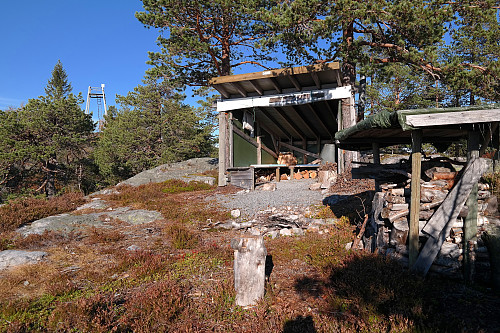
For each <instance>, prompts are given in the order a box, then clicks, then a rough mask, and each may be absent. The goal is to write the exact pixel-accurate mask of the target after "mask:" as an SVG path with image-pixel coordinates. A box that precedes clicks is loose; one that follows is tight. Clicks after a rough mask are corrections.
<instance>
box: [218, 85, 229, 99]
mask: <svg viewBox="0 0 500 333" xmlns="http://www.w3.org/2000/svg"><path fill="white" fill-rule="evenodd" d="M214 88H215V90H217V91H218V92H219V93H220V94H221V95H222V96H223V97H224V98H229V97H230V96H231V95H230V94H229V93H228V92H227V90H226V89H224V86H223V85H222V84H216V85H214Z"/></svg>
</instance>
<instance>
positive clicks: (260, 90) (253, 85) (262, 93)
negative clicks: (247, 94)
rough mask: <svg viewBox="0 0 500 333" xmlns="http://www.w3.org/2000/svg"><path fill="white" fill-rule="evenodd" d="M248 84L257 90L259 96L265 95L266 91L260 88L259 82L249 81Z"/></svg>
mask: <svg viewBox="0 0 500 333" xmlns="http://www.w3.org/2000/svg"><path fill="white" fill-rule="evenodd" d="M248 83H250V85H251V86H252V87H253V88H254V89H255V91H256V92H257V94H259V95H260V96H262V95H264V89H262V88H261V87H260V86H259V84H258V83H257V81H254V80H250V81H248Z"/></svg>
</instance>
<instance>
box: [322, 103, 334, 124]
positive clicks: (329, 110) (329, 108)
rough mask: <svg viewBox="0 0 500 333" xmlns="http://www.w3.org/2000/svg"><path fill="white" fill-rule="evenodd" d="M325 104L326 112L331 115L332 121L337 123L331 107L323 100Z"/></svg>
mask: <svg viewBox="0 0 500 333" xmlns="http://www.w3.org/2000/svg"><path fill="white" fill-rule="evenodd" d="M325 105H326V109H327V110H328V113H329V114H330V116H332V118H333V121H334V122H335V124H337V117H336V116H335V112H334V111H333V110H332V107H331V106H330V104H329V103H328V101H325Z"/></svg>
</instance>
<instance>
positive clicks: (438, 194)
mask: <svg viewBox="0 0 500 333" xmlns="http://www.w3.org/2000/svg"><path fill="white" fill-rule="evenodd" d="M446 195H448V191H440V190H431V189H428V188H425V187H421V188H420V201H421V202H433V201H439V200H441V201H442V200H444V198H446Z"/></svg>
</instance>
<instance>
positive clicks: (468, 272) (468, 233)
mask: <svg viewBox="0 0 500 333" xmlns="http://www.w3.org/2000/svg"><path fill="white" fill-rule="evenodd" d="M479 136H480V133H479V132H478V131H470V132H469V134H468V138H467V159H468V161H472V160H475V159H477V158H479V140H480V138H479ZM477 191H478V185H477V182H476V183H475V184H473V185H472V190H471V192H470V195H469V197H468V198H467V202H466V205H467V208H468V209H469V211H468V213H467V216H466V217H465V219H464V234H463V247H462V248H463V253H464V256H463V267H464V278H465V282H467V283H472V282H473V281H474V271H475V269H474V268H475V267H474V260H473V258H472V255H473V253H471V251H470V244H469V242H470V241H474V240H476V235H477V211H478V208H477Z"/></svg>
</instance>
